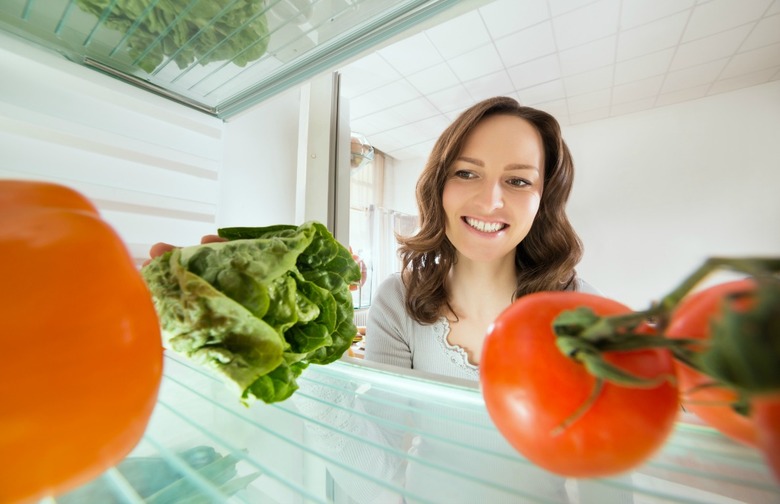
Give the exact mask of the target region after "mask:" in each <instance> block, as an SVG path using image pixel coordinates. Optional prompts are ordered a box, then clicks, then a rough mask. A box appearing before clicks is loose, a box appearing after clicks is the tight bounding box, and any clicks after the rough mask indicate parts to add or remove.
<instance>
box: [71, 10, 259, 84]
mask: <svg viewBox="0 0 780 504" xmlns="http://www.w3.org/2000/svg"><path fill="white" fill-rule="evenodd" d="M76 4H77V5H78V6H79V8H80V9H81V10H83V11H85V12H88V13H91V14H94V15H95V16H97V18H98V19H103V17H104V15H105V20H104V25H105V26H107V27H108V28H112V29H115V30H117V31H119V32H120V33H122V34H123V35H127V42H126V44H127V52H128V54H129V56H130V57H131V58H132V59H133V64H134V65H137V66H139V67H140V68H141V69H143V70H144V71H146V72H147V73H151V72H153V71H154V69H155V68H157V67H158V66H159V65H160V64H161V63H162V62H163V59H164V58H166V57H169V58H173V60H174V61H175V62H176V64H177V65H178V67H179V68H180V69H184V68H186V67H188V66H189V65H191V64H192V63H193V62H198V63H199V64H201V65H207V64H208V63H212V62H215V61H232V62H233V63H234V64H236V65H238V66H240V67H243V66H246V64H247V63H249V62H250V61H254V60H256V59H259V58H260V57H261V56H262V55H263V54H265V51H266V49H267V48H268V40H269V34H268V21H267V19H266V16H265V2H263V0H238V1H233V2H211V1H206V0H201V1H197V2H192V1H191V0H159V1H158V2H149V1H145V0H119V1H116V0H76ZM225 4H226V5H225ZM107 9H108V10H107Z"/></svg>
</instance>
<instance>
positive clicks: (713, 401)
mask: <svg viewBox="0 0 780 504" xmlns="http://www.w3.org/2000/svg"><path fill="white" fill-rule="evenodd" d="M753 289H755V283H754V282H752V281H751V280H738V281H733V282H725V283H722V284H717V285H714V286H712V287H708V288H706V289H703V290H701V291H698V292H694V293H693V294H691V295H690V296H688V297H687V298H685V299H684V300H683V301H682V302H681V303H680V304H679V305H678V307H677V308H676V309H675V311H674V313H673V314H672V319H671V321H670V322H669V327H668V328H667V330H666V335H667V336H668V337H670V338H696V339H701V340H707V339H709V338H710V324H711V322H712V320H715V319H716V317H718V316H719V314H720V313H721V311H722V308H723V298H724V296H726V295H728V294H733V293H736V292H744V291H752V290H753ZM677 365H678V369H677V375H678V378H679V381H680V394H681V397H682V401H683V406H684V407H685V409H686V410H688V411H690V412H691V413H694V414H695V415H697V416H698V417H699V418H701V419H702V420H703V421H704V422H705V423H707V424H708V425H710V426H711V427H713V428H715V429H717V430H718V431H720V432H721V433H723V434H725V435H726V436H728V437H730V438H731V439H734V440H735V441H739V442H741V443H744V444H747V445H750V446H755V445H756V429H755V426H754V425H753V421H752V420H751V419H750V418H749V417H748V416H746V415H744V414H742V413H739V412H737V411H736V410H735V409H734V408H732V407H731V406H730V405H731V404H732V403H733V402H734V401H736V400H737V398H738V396H737V394H736V393H735V392H734V391H733V390H732V389H730V388H727V387H715V386H703V385H707V384H712V382H713V379H712V378H710V377H708V376H707V375H704V374H702V373H699V372H698V371H696V370H695V369H693V368H691V367H689V366H686V365H685V364H682V363H680V362H678V363H677Z"/></svg>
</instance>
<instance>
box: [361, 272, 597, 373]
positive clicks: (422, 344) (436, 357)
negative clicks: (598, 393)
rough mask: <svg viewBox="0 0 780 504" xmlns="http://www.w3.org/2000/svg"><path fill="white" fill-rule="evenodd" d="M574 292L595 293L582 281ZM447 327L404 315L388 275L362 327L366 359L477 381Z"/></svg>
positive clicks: (398, 289)
mask: <svg viewBox="0 0 780 504" xmlns="http://www.w3.org/2000/svg"><path fill="white" fill-rule="evenodd" d="M577 290H578V291H583V292H592V293H596V294H598V291H597V290H596V289H594V288H593V287H591V286H590V285H589V284H587V283H586V282H584V281H582V280H579V279H578V280H577ZM449 333H450V326H449V323H448V321H447V319H446V318H445V317H442V318H440V319H439V320H438V321H437V322H434V323H433V324H419V323H417V322H415V321H414V320H412V319H411V318H410V317H409V316H407V315H406V311H405V309H404V286H403V282H402V281H401V275H400V273H396V274H393V275H391V276H389V277H388V278H387V279H385V281H383V282H382V283H381V284H380V286H379V288H378V289H377V291H376V295H375V296H374V300H373V302H372V304H371V308H370V309H369V312H368V322H367V324H366V354H365V358H366V360H371V361H376V362H382V363H385V364H390V365H393V366H398V367H403V368H412V369H417V370H420V371H425V372H428V373H435V374H440V375H446V376H452V377H456V378H465V379H471V380H478V379H479V368H478V367H477V366H475V365H474V364H472V363H470V362H469V360H468V355H467V353H466V351H465V349H463V348H462V347H460V346H458V345H451V344H450V343H449V341H448V340H447V336H448V335H449Z"/></svg>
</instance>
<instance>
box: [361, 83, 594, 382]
mask: <svg viewBox="0 0 780 504" xmlns="http://www.w3.org/2000/svg"><path fill="white" fill-rule="evenodd" d="M573 172H574V167H573V163H572V159H571V155H570V153H569V149H568V147H567V146H566V143H565V142H564V141H563V138H562V137H561V131H560V126H559V125H558V122H557V121H556V120H555V118H553V117H552V116H551V115H549V114H547V113H546V112H542V111H540V110H536V109H533V108H530V107H523V106H521V105H520V104H519V103H518V102H517V101H515V100H513V99H512V98H508V97H496V98H490V99H487V100H484V101H482V102H480V103H477V104H476V105H474V106H472V107H471V108H469V109H467V110H466V111H465V112H463V113H462V114H461V115H460V116H459V117H458V118H457V119H456V120H455V121H454V122H453V123H452V124H451V125H450V126H449V127H448V128H447V129H446V130H445V131H444V133H442V135H441V136H440V137H439V139H438V140H437V142H436V144H435V145H434V147H433V151H432V152H431V155H430V157H429V159H428V162H427V164H426V166H425V168H424V169H423V172H422V174H421V176H420V179H419V181H418V183H417V205H418V208H419V211H420V229H419V231H418V232H417V233H416V234H415V235H414V236H411V237H407V238H401V239H400V241H401V247H400V255H401V259H402V263H403V269H402V271H403V273H399V274H395V275H392V276H391V277H389V278H388V279H386V280H385V281H384V282H383V283H382V284H381V285H380V287H379V289H378V290H377V293H376V296H375V297H374V300H373V302H372V305H371V309H370V311H369V317H368V322H367V328H366V354H365V358H366V360H372V361H377V362H382V363H386V364H391V365H394V366H400V367H405V368H414V369H417V370H422V371H426V372H430V373H436V374H443V375H448V376H454V377H459V378H467V379H474V380H477V379H478V377H479V374H478V365H479V357H480V354H481V350H482V342H483V340H484V337H485V334H486V332H487V328H488V326H489V325H490V323H491V322H492V321H493V320H494V319H495V318H496V317H497V316H498V315H499V314H500V313H501V312H502V311H503V310H504V309H505V308H507V307H508V306H509V305H510V304H511V303H512V301H514V300H515V299H517V298H518V297H520V296H522V295H525V294H529V293H531V292H537V291H543V290H581V291H588V292H595V290H594V289H593V288H592V287H590V286H589V285H588V284H587V283H585V282H583V281H582V280H580V279H578V278H577V276H576V273H575V270H574V267H575V265H576V264H577V263H578V262H579V260H580V257H581V255H582V245H581V243H580V240H579V238H578V237H577V235H576V233H575V232H574V230H573V229H572V226H571V224H570V223H569V220H568V218H567V217H566V212H565V206H566V202H567V200H568V197H569V193H570V191H571V186H572V181H573V174H574V173H573Z"/></svg>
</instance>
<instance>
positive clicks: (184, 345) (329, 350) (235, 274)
mask: <svg viewBox="0 0 780 504" xmlns="http://www.w3.org/2000/svg"><path fill="white" fill-rule="evenodd" d="M219 234H220V236H222V237H223V238H226V239H227V240H228V241H225V242H219V243H209V244H204V245H198V246H194V247H185V248H181V249H175V250H173V251H171V252H167V253H165V254H163V255H161V256H159V257H157V258H155V259H153V260H152V261H151V262H150V263H149V264H148V265H146V266H144V268H143V269H142V270H141V273H142V274H143V277H144V279H145V280H146V283H147V284H148V285H149V288H150V290H151V292H152V296H153V299H154V304H155V307H156V309H157V313H158V315H159V318H160V325H161V328H162V335H163V344H164V345H165V347H166V348H168V349H170V350H172V351H174V352H176V353H178V354H181V355H184V356H186V357H188V358H189V359H191V360H193V361H195V362H197V363H199V364H201V365H203V366H205V367H208V368H210V369H212V370H214V371H216V372H218V373H219V374H221V375H222V376H224V377H225V378H226V379H227V380H228V381H229V382H230V383H233V384H235V385H236V386H237V387H238V388H239V389H240V391H241V397H242V400H243V401H244V402H245V403H246V404H248V403H249V402H250V401H251V400H253V399H260V400H262V401H264V402H267V403H270V402H276V401H281V400H284V399H286V398H288V397H289V396H290V395H292V393H293V392H294V391H295V390H296V389H297V388H298V385H297V383H296V378H297V377H298V376H299V375H300V374H301V372H302V371H303V370H304V369H305V368H306V367H307V366H308V365H309V364H311V363H314V364H328V363H330V362H333V361H335V360H337V359H339V358H340V357H341V356H342V355H343V354H344V352H346V351H347V349H348V348H349V346H350V344H351V343H352V340H353V338H354V336H355V333H356V331H357V329H356V327H355V325H354V323H353V317H354V312H353V305H352V295H351V293H350V291H349V285H350V284H352V283H356V282H358V281H359V280H360V269H359V267H358V265H357V263H356V262H355V260H354V259H352V254H350V253H349V251H348V250H347V249H346V248H345V247H344V246H342V245H341V244H340V243H339V242H337V241H336V240H335V238H334V237H333V235H331V234H330V232H329V231H328V230H327V229H326V228H325V226H323V225H322V224H320V223H317V222H307V223H305V224H302V225H301V226H297V227H296V226H291V225H279V226H271V227H262V228H224V229H220V230H219Z"/></svg>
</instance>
